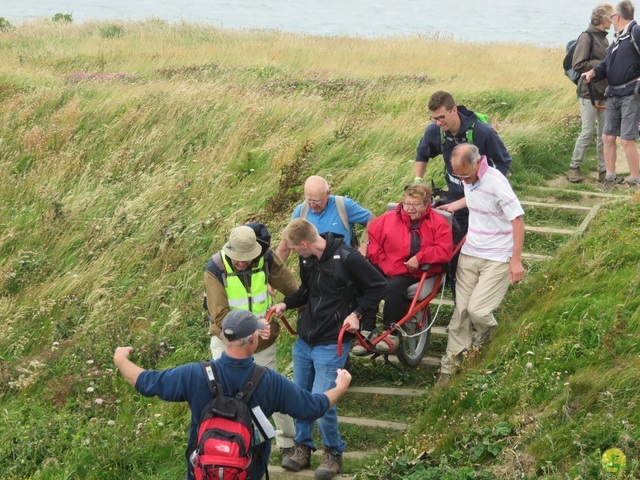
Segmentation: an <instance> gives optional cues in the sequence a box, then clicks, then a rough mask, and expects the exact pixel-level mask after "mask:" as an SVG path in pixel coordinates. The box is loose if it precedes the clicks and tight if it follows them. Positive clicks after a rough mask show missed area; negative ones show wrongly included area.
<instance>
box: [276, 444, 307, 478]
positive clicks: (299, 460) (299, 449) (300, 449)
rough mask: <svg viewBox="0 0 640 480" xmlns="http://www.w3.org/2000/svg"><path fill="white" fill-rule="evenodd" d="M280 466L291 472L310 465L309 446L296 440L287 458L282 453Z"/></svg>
mask: <svg viewBox="0 0 640 480" xmlns="http://www.w3.org/2000/svg"><path fill="white" fill-rule="evenodd" d="M280 466H281V467H282V468H284V469H285V470H289V471H291V472H299V471H300V470H303V469H305V468H309V467H310V466H311V447H307V446H306V445H301V444H299V443H297V442H296V444H295V446H294V447H293V453H292V454H291V455H289V456H288V457H287V458H285V457H284V455H283V456H282V464H281V465H280Z"/></svg>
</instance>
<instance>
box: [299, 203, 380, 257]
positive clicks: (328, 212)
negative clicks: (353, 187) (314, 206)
mask: <svg viewBox="0 0 640 480" xmlns="http://www.w3.org/2000/svg"><path fill="white" fill-rule="evenodd" d="M344 207H345V210H346V211H347V218H348V219H349V224H350V225H353V224H355V223H359V224H360V225H366V224H367V222H368V221H369V218H370V217H371V212H370V211H369V210H367V209H366V208H362V207H361V206H360V205H358V204H357V203H356V202H354V201H353V200H352V199H350V198H349V197H344ZM301 210H302V204H300V205H298V206H297V207H296V209H295V210H294V211H293V215H292V216H291V219H292V220H293V219H295V218H299V217H300V211H301ZM307 220H309V222H311V223H312V224H313V225H315V227H316V228H317V229H318V233H326V232H332V233H337V234H338V235H342V236H344V243H346V244H347V245H350V244H351V232H350V231H349V230H347V229H345V228H344V223H342V219H341V218H340V214H339V213H338V207H337V206H336V199H335V196H334V195H329V201H328V202H327V206H326V207H325V208H324V210H322V212H320V213H316V212H314V211H313V210H311V208H309V214H308V215H307Z"/></svg>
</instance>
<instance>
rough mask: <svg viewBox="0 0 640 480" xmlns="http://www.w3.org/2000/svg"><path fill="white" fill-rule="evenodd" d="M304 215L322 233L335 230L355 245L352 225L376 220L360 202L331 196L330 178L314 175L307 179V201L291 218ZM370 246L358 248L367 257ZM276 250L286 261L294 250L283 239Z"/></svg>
mask: <svg viewBox="0 0 640 480" xmlns="http://www.w3.org/2000/svg"><path fill="white" fill-rule="evenodd" d="M296 218H304V219H306V220H308V221H309V222H311V223H312V224H313V225H314V226H315V227H316V228H317V229H318V232H320V233H327V232H331V233H335V234H338V235H342V237H344V243H345V244H347V245H353V244H354V243H353V242H352V240H353V238H352V237H353V235H354V234H355V230H354V228H353V225H354V224H356V223H358V224H360V225H365V226H368V225H369V224H370V223H371V222H373V221H374V220H375V219H376V216H375V215H374V214H372V213H371V212H370V211H369V210H367V209H366V208H363V207H361V206H360V205H358V204H357V203H356V202H355V201H354V200H352V199H350V198H348V197H339V196H336V195H331V189H330V188H329V184H328V183H327V181H326V180H325V179H324V178H322V177H320V176H318V175H312V176H310V177H309V178H307V180H306V181H305V182H304V202H303V203H301V204H300V205H298V206H297V207H296V208H295V210H294V211H293V215H292V216H291V219H292V220H294V219H296ZM366 248H367V245H366V244H365V245H361V246H360V248H359V249H358V250H359V251H360V253H362V255H365V256H366ZM276 253H277V254H278V255H279V256H280V257H281V258H282V259H283V260H286V259H287V258H288V257H289V254H290V253H291V250H290V249H289V248H287V245H286V243H285V242H284V241H282V242H280V244H279V245H278V248H277V250H276Z"/></svg>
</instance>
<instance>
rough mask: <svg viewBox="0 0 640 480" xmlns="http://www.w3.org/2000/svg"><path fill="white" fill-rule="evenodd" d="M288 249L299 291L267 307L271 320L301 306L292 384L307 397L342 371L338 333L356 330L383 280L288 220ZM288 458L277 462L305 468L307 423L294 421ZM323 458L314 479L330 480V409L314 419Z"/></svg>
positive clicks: (350, 253) (334, 429) (338, 245)
mask: <svg viewBox="0 0 640 480" xmlns="http://www.w3.org/2000/svg"><path fill="white" fill-rule="evenodd" d="M282 239H283V241H284V242H285V244H286V246H287V248H288V249H289V250H293V251H295V252H296V253H297V254H298V255H299V259H300V279H301V283H302V284H301V286H300V288H299V289H298V290H297V291H296V292H294V293H293V294H291V295H288V296H287V297H285V299H284V300H283V302H282V303H278V304H276V305H274V306H273V307H272V310H273V311H274V313H275V314H276V315H281V314H282V313H283V312H284V311H285V310H287V309H291V308H296V307H301V306H303V305H306V308H305V310H304V312H303V313H302V314H301V316H300V318H299V319H298V335H299V337H298V340H297V341H296V343H295V344H294V346H293V381H294V382H295V383H296V384H297V385H299V386H300V387H302V388H304V389H305V390H307V391H310V392H312V393H316V392H321V391H322V390H324V389H325V385H329V384H332V382H334V380H335V375H336V371H337V369H340V368H343V367H344V363H345V360H346V358H347V355H348V353H349V347H350V343H351V340H352V339H353V335H352V334H349V333H347V334H346V335H345V338H344V342H345V343H344V344H343V345H342V348H343V352H344V353H343V355H342V356H338V346H337V340H338V334H339V332H340V330H341V329H342V327H343V325H348V328H347V332H355V331H356V330H358V328H359V327H360V319H361V318H362V315H363V314H364V313H365V312H366V311H367V310H369V309H374V308H377V306H378V304H379V303H380V300H382V298H383V297H384V295H385V294H386V292H387V281H386V280H385V279H384V277H383V276H382V274H380V272H378V271H377V270H376V269H375V268H374V267H373V266H372V265H371V264H370V263H369V262H368V261H367V260H366V259H365V258H364V257H363V256H362V255H361V254H360V253H359V252H358V251H357V250H355V249H354V248H352V247H350V246H348V245H346V244H345V243H344V241H343V237H342V236H341V235H336V234H333V233H326V234H322V235H319V234H318V230H317V229H316V227H315V226H313V224H311V223H310V222H308V221H307V220H305V219H302V218H296V219H295V220H292V221H291V223H289V225H287V227H286V228H285V229H284V231H283V232H282ZM295 422H296V435H295V437H294V441H295V448H294V452H293V455H292V456H291V457H289V458H288V459H287V461H286V462H285V461H283V462H282V467H283V468H285V469H287V470H292V471H299V470H302V469H304V468H309V466H310V463H311V462H310V459H311V450H316V446H315V444H314V443H313V435H312V434H313V421H309V420H304V419H296V421H295ZM318 430H320V434H321V435H322V443H323V445H324V448H325V450H324V457H323V460H322V463H321V464H320V466H319V467H318V468H317V470H316V471H315V478H321V479H322V478H324V479H330V478H333V477H334V476H335V475H337V474H338V473H340V471H341V470H342V452H343V451H344V449H345V443H344V442H343V441H342V439H341V438H340V433H339V432H338V417H337V413H336V409H335V408H331V409H329V410H328V411H327V413H325V414H324V416H323V417H322V418H319V419H318Z"/></svg>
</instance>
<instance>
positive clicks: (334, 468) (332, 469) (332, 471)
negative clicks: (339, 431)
mask: <svg viewBox="0 0 640 480" xmlns="http://www.w3.org/2000/svg"><path fill="white" fill-rule="evenodd" d="M340 472H342V454H338V453H336V452H335V451H334V450H333V448H330V447H324V453H323V455H322V462H321V463H320V465H318V468H316V471H315V473H314V474H313V476H314V477H315V478H321V479H325V480H329V479H331V478H333V477H335V476H336V475H338V474H339V473H340Z"/></svg>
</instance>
